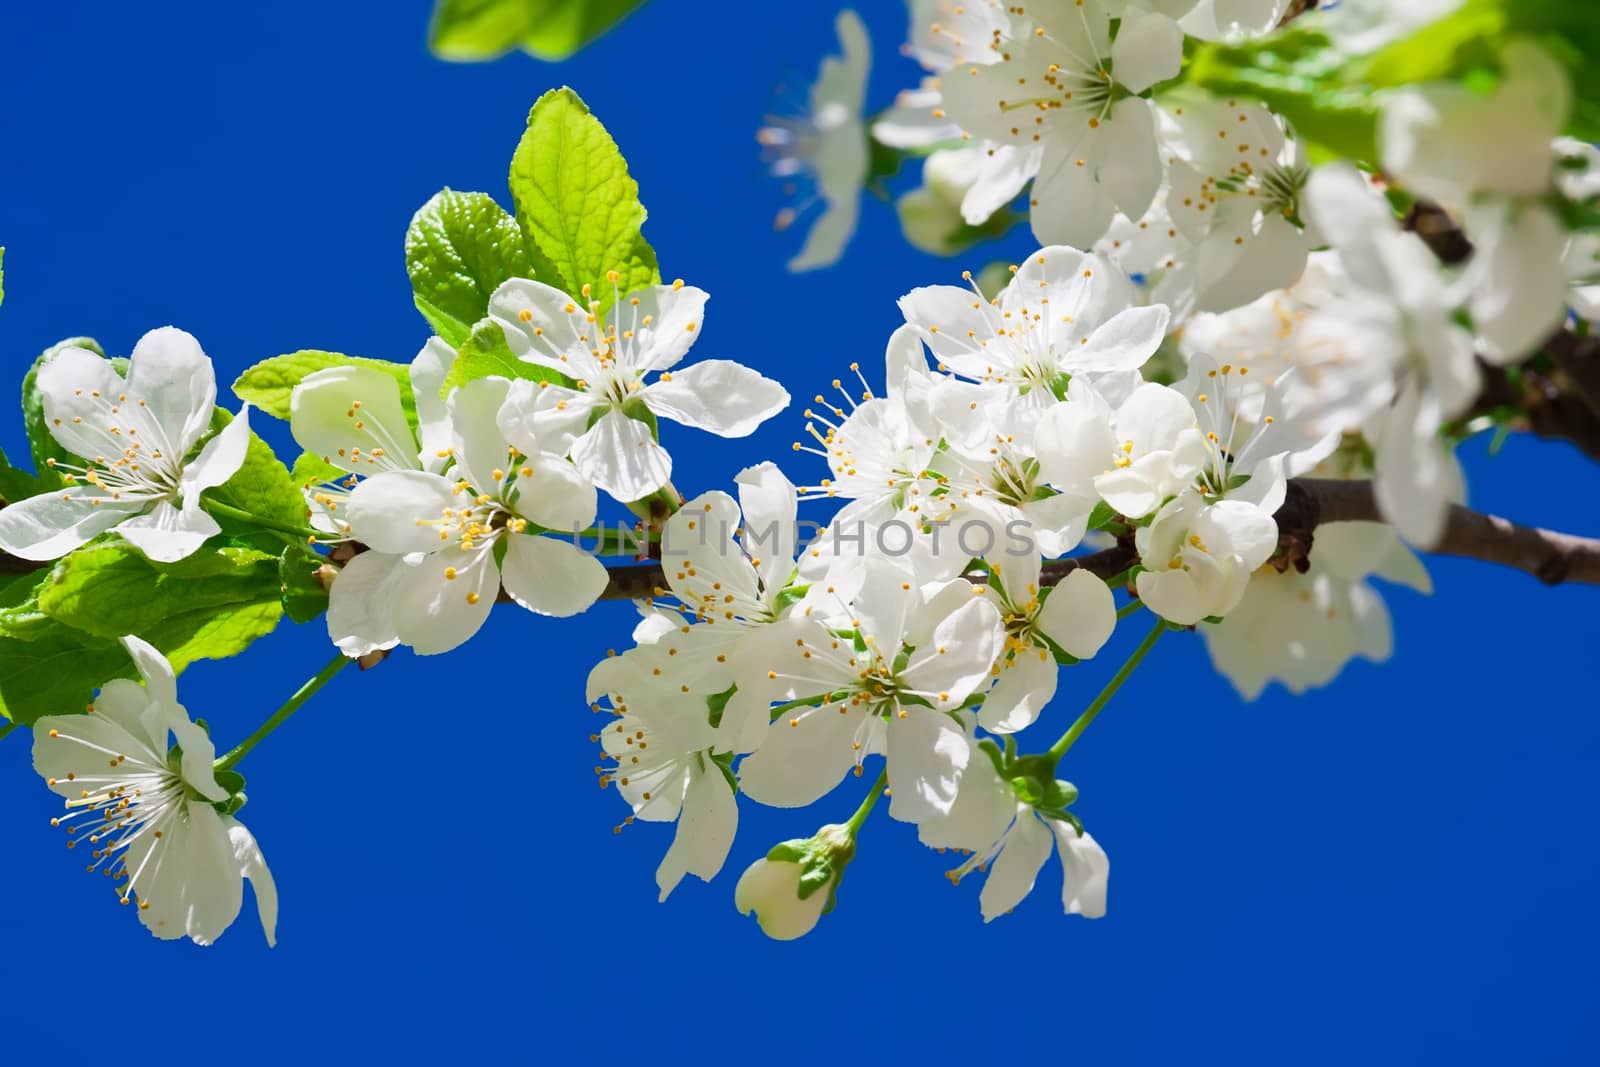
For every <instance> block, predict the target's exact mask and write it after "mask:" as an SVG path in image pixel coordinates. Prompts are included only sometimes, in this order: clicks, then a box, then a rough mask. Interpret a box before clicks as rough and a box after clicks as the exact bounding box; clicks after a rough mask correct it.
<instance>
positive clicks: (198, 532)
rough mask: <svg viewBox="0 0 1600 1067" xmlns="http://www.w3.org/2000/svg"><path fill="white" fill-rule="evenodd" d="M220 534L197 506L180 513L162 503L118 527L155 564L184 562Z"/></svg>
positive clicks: (216, 526)
mask: <svg viewBox="0 0 1600 1067" xmlns="http://www.w3.org/2000/svg"><path fill="white" fill-rule="evenodd" d="M221 532H222V527H220V526H218V525H217V520H216V519H213V518H212V517H211V516H210V515H208V514H207V513H206V512H204V511H201V510H200V508H199V505H198V502H197V503H196V504H195V505H194V506H192V507H184V508H181V509H180V508H175V507H173V506H172V504H171V503H169V502H168V501H165V500H163V501H161V502H160V503H159V504H157V505H156V506H155V507H154V508H152V509H150V510H149V511H147V512H145V513H144V514H143V515H135V516H134V517H133V518H131V519H129V520H128V521H127V522H125V523H123V524H122V525H120V526H118V527H117V533H119V534H121V535H122V536H123V538H124V539H126V540H127V542H128V543H129V544H131V545H133V547H134V548H137V549H138V550H139V551H140V552H143V553H144V554H145V556H146V557H147V558H149V559H151V560H154V561H155V562H157V563H176V562H177V561H178V560H180V559H187V558H188V557H189V556H192V555H194V554H195V553H196V552H198V551H199V550H200V546H201V545H203V544H205V543H206V541H207V540H209V539H210V538H213V537H215V536H216V535H217V534H219V533H221Z"/></svg>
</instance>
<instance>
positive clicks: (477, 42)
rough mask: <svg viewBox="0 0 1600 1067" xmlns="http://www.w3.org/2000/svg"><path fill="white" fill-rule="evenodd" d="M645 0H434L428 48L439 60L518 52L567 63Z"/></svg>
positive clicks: (489, 56)
mask: <svg viewBox="0 0 1600 1067" xmlns="http://www.w3.org/2000/svg"><path fill="white" fill-rule="evenodd" d="M642 3H644V0H439V2H438V4H437V5H436V6H435V7H434V9H433V23H432V25H431V26H430V27H429V29H428V47H429V48H431V49H432V50H433V54H434V55H436V56H438V57H439V58H440V59H451V60H466V61H471V60H483V59H496V58H498V57H500V56H503V55H505V54H506V53H507V52H509V51H511V50H512V49H513V48H522V49H524V50H526V51H528V52H530V53H531V54H533V55H535V56H538V57H539V58H540V59H547V60H561V59H566V58H567V57H568V56H570V55H572V54H573V53H574V52H576V51H577V50H578V49H580V48H582V47H583V46H584V45H586V44H588V43H589V42H590V41H592V40H594V39H595V38H596V37H598V36H600V35H601V34H602V33H604V32H605V31H607V30H609V29H610V28H611V27H612V26H614V25H616V24H617V23H618V22H620V21H621V20H622V18H623V16H625V15H627V14H628V12H630V11H632V10H633V9H634V8H636V7H638V6H639V5H640V4H642Z"/></svg>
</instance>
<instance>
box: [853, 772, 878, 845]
mask: <svg viewBox="0 0 1600 1067" xmlns="http://www.w3.org/2000/svg"><path fill="white" fill-rule="evenodd" d="M888 782H889V772H888V770H887V769H885V770H881V771H879V772H878V780H877V781H876V782H873V783H872V788H871V789H869V790H868V791H867V796H866V799H864V800H863V801H862V802H861V806H860V807H859V808H857V809H856V813H855V814H854V815H852V816H850V818H849V820H847V821H846V822H845V824H844V827H845V829H846V830H849V831H850V836H851V837H852V838H854V837H855V836H856V834H858V833H860V832H861V824H862V823H864V822H866V821H867V816H868V815H871V814H872V809H873V808H874V807H876V806H877V804H878V798H879V797H881V796H882V795H883V787H884V786H885V785H887V784H888Z"/></svg>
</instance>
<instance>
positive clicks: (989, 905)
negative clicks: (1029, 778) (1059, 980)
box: [917, 755, 1111, 922]
mask: <svg viewBox="0 0 1600 1067" xmlns="http://www.w3.org/2000/svg"><path fill="white" fill-rule="evenodd" d="M917 834H918V836H919V837H920V838H921V840H922V843H923V844H925V845H928V846H929V847H931V848H939V849H958V850H961V851H965V852H970V853H971V856H969V857H968V859H967V861H966V862H965V863H963V864H962V865H961V866H960V867H957V868H956V869H955V870H953V871H951V872H950V873H949V875H948V877H949V878H950V881H951V882H952V883H955V884H959V883H960V882H961V880H962V879H963V878H965V877H966V876H967V875H969V874H971V873H972V872H973V871H975V870H986V871H988V878H987V879H986V880H985V882H984V885H983V890H982V891H981V892H980V893H979V895H978V906H979V908H980V909H981V910H982V912H983V921H984V922H992V921H993V920H995V919H996V918H998V917H1000V916H1001V915H1005V914H1007V913H1009V912H1010V911H1011V910H1012V909H1013V908H1015V907H1016V906H1017V905H1018V904H1020V903H1022V901H1023V900H1024V899H1026V898H1027V896H1028V894H1030V893H1032V892H1033V886H1034V883H1035V882H1036V881H1037V880H1038V877H1039V872H1040V871H1041V870H1043V869H1044V865H1045V861H1046V860H1048V859H1049V858H1050V853H1051V851H1052V848H1053V849H1054V850H1055V851H1056V852H1057V853H1058V854H1059V855H1060V856H1061V875H1062V879H1061V907H1062V910H1063V911H1064V912H1065V913H1066V914H1068V915H1082V916H1083V917H1084V918H1086V919H1098V918H1101V917H1102V916H1104V915H1105V913H1106V885H1107V882H1108V880H1109V878H1110V875H1111V860H1110V859H1109V858H1108V857H1107V856H1106V854H1105V850H1104V849H1102V848H1101V847H1100V844H1099V842H1097V841H1095V839H1094V838H1093V837H1091V836H1090V835H1089V834H1088V833H1080V832H1079V830H1078V829H1077V827H1075V826H1073V825H1072V824H1070V823H1068V822H1065V821H1063V820H1061V819H1056V818H1050V817H1048V816H1046V815H1044V814H1043V813H1040V812H1037V811H1035V810H1034V808H1033V807H1032V806H1031V805H1029V804H1026V803H1023V802H1022V801H1020V800H1018V799H1017V796H1016V794H1015V793H1014V792H1013V791H1012V788H1011V785H1010V783H1008V782H1006V781H1004V780H1002V779H1001V777H1000V776H999V774H998V773H997V772H996V771H995V768H994V764H993V762H992V761H991V760H990V759H989V758H988V757H987V756H985V755H979V756H978V757H977V758H976V759H975V760H974V761H973V763H972V766H971V767H970V768H968V771H967V774H966V776H965V777H964V778H963V779H962V782H961V789H960V792H959V793H958V794H957V796H956V801H955V804H954V805H953V807H952V808H951V810H950V812H949V814H948V815H946V816H944V817H943V818H940V819H930V820H928V821H926V822H924V823H921V824H920V825H919V826H918V827H917Z"/></svg>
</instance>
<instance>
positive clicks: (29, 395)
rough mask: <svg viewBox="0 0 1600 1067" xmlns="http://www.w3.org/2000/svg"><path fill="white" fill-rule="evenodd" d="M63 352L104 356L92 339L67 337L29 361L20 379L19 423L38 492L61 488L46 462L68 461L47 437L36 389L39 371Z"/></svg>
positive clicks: (42, 407)
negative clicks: (79, 350) (83, 351)
mask: <svg viewBox="0 0 1600 1067" xmlns="http://www.w3.org/2000/svg"><path fill="white" fill-rule="evenodd" d="M64 348H87V349H88V350H89V351H91V352H93V353H94V354H95V355H97V356H101V357H104V356H105V354H106V353H105V350H104V349H103V348H101V347H100V346H99V345H98V344H97V343H95V340H94V338H92V337H69V338H67V339H66V340H65V341H58V342H56V343H55V344H53V345H51V346H50V347H49V348H47V349H45V350H44V353H43V354H42V355H40V357H39V358H38V359H36V360H34V361H33V366H32V367H30V368H29V369H28V373H27V374H26V375H24V376H23V379H22V421H23V426H24V428H25V429H26V430H27V432H28V450H29V451H30V452H31V453H32V454H33V469H34V470H36V471H38V472H39V489H40V490H41V491H43V490H47V489H55V488H56V487H58V486H59V485H60V484H61V479H60V478H58V477H57V476H56V473H55V472H54V471H52V470H50V469H49V461H50V460H52V459H53V460H57V461H61V460H65V459H67V458H68V453H67V450H66V449H65V448H62V447H61V445H60V444H59V443H58V442H57V441H56V439H55V438H54V437H52V436H50V428H49V426H48V425H47V424H46V421H45V417H44V397H43V396H41V395H40V393H39V387H38V380H39V368H40V367H42V366H44V364H45V362H46V361H47V360H49V359H51V358H53V357H54V356H55V354H56V353H57V352H60V351H61V350H62V349H64Z"/></svg>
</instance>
